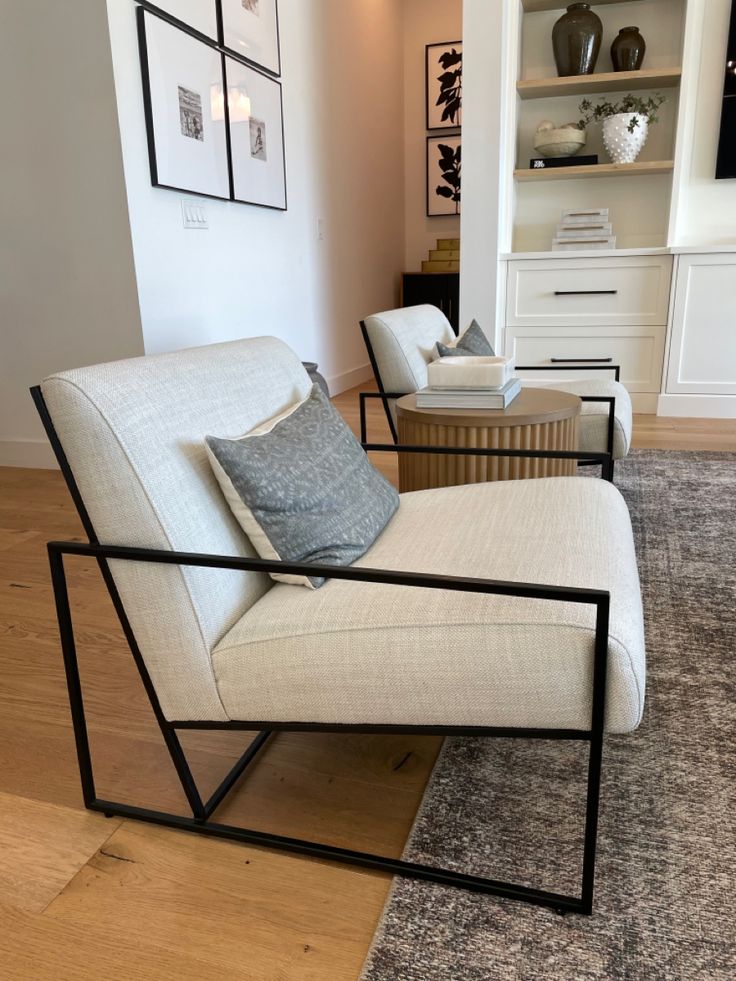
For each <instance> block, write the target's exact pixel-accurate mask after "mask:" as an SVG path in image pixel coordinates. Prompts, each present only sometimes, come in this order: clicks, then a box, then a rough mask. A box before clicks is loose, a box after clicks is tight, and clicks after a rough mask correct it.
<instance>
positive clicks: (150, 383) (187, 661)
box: [42, 338, 311, 720]
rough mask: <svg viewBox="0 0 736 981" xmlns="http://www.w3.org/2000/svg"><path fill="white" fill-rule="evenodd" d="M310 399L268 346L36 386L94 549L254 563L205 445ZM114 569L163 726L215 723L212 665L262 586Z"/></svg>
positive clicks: (224, 347) (235, 578)
mask: <svg viewBox="0 0 736 981" xmlns="http://www.w3.org/2000/svg"><path fill="white" fill-rule="evenodd" d="M310 388H311V382H310V380H309V376H308V375H307V373H306V371H305V370H304V368H303V367H302V365H301V363H300V361H299V360H298V358H297V357H296V355H295V354H294V353H293V351H291V350H290V349H289V348H288V347H287V346H286V345H285V344H283V343H281V342H280V341H278V340H276V339H275V338H255V339H250V340H243V341H235V342H233V343H228V344H216V345H211V346H208V347H202V348H194V349H192V350H189V351H179V352H176V353H174V354H164V355H158V356H155V357H147V358H135V359H131V360H128V361H119V362H115V363H112V364H103V365H98V366H96V367H92V368H82V369H79V370H76V371H67V372H64V373H62V374H59V375H54V376H52V377H51V378H49V379H47V380H46V381H45V382H44V383H43V385H42V391H43V394H44V398H45V399H46V403H47V405H48V408H49V411H50V413H51V417H52V419H53V422H54V425H55V427H56V430H57V432H58V434H59V437H60V439H61V443H62V446H63V447H64V450H65V452H66V455H67V457H68V459H69V463H70V464H71V467H72V470H73V472H74V475H75V477H76V480H77V483H78V485H79V488H80V491H81V493H82V497H83V499H84V501H85V504H86V506H87V509H88V511H89V514H90V517H91V519H92V523H93V525H94V527H95V530H96V532H97V535H98V537H99V539H100V541H102V542H104V543H106V544H113V545H139V546H148V547H152V548H162V549H176V550H181V551H185V552H209V553H220V554H230V555H253V554H254V552H253V551H252V549H251V547H250V544H249V542H248V540H247V539H246V537H245V535H244V534H243V532H242V530H241V529H240V527H239V526H238V524H237V522H236V520H235V518H234V517H233V515H232V514H231V512H230V509H229V508H228V506H227V503H226V502H225V499H224V497H223V496H222V494H221V492H220V489H219V487H218V486H217V482H216V480H215V477H214V475H213V473H212V470H211V468H210V466H209V463H208V462H207V457H206V452H205V445H204V437H205V435H208V434H210V433H217V434H219V435H222V436H225V437H232V438H236V437H238V436H241V435H242V434H243V432H245V431H247V430H249V429H251V428H253V427H254V426H256V425H258V424H259V423H261V422H263V421H264V420H266V419H268V418H270V417H271V416H274V415H276V414H277V413H278V412H280V411H282V410H284V409H286V408H287V407H288V406H290V405H292V404H293V403H294V402H297V401H299V400H300V399H303V398H305V396H306V395H307V394H308V392H309V390H310ZM111 568H112V571H113V574H114V576H115V581H116V583H117V586H118V588H119V590H120V594H121V597H122V599H123V603H124V605H125V609H126V612H127V614H128V616H129V618H130V621H131V624H132V627H133V630H134V632H135V635H136V638H137V640H138V643H139V645H140V647H141V651H142V654H143V656H144V658H145V661H146V665H147V667H148V670H149V672H150V674H151V677H152V679H153V683H154V685H155V688H156V691H157V693H158V696H159V699H160V701H161V706H162V709H163V711H164V714H165V715H166V717H167V718H169V719H172V720H173V719H180V720H184V719H188V720H196V719H209V720H225V719H226V718H227V713H226V712H225V710H224V709H223V706H222V703H221V701H220V697H219V694H218V691H217V687H216V684H215V680H214V676H213V673H212V662H211V657H210V652H211V649H212V647H213V646H214V645H215V644H216V643H217V641H218V640H219V639H220V638H221V637H222V636H223V634H225V633H226V632H227V631H228V630H229V629H230V628H231V627H232V626H233V624H235V623H236V622H237V621H238V620H239V618H240V617H241V616H242V615H243V613H244V612H245V611H246V610H247V609H248V608H249V607H250V606H251V605H252V604H253V603H255V602H256V601H257V600H258V599H259V598H260V597H262V596H263V595H264V593H266V592H267V590H268V589H269V588H270V585H271V581H270V580H269V578H268V577H267V576H261V575H257V574H246V573H242V572H226V571H217V570H208V569H179V568H177V567H174V566H158V565H146V564H143V563H130V562H125V563H123V562H114V563H111Z"/></svg>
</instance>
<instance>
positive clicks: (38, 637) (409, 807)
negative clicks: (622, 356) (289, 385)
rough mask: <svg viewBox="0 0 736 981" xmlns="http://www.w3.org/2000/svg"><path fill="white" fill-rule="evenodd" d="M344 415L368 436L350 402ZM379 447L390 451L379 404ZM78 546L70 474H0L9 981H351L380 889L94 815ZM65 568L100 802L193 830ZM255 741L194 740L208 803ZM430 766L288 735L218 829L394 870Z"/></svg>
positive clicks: (4, 940) (357, 742) (382, 885)
mask: <svg viewBox="0 0 736 981" xmlns="http://www.w3.org/2000/svg"><path fill="white" fill-rule="evenodd" d="M336 404H337V405H338V407H339V408H340V410H341V411H342V412H343V414H344V415H345V417H346V418H347V419H348V421H349V423H350V424H351V425H352V426H353V427H356V426H357V418H358V413H357V395H356V392H355V391H352V392H349V393H346V394H344V395H341V396H339V397H338V398H337V399H336ZM371 438H374V439H376V440H383V439H387V438H388V432H387V427H386V425H385V421H384V420H383V417H382V415H381V411H380V408H379V406H378V404H377V403H373V404H372V410H371ZM635 445H637V446H646V447H663V448H674V449H679V450H686V449H700V448H704V449H714V450H719V449H720V450H736V422H709V421H707V420H666V419H656V418H654V417H650V416H646V417H638V418H637V420H636V433H635ZM376 462H377V463H379V464H380V465H381V467H382V469H383V470H384V472H385V473H386V474H387V475H388V476H389V478H391V479H393V478H394V477H395V459H394V458H393V457H392V456H385V457H384V458H383V459H381V460H377V461H376ZM82 537H83V536H82V529H81V527H80V525H79V522H78V519H77V518H76V516H75V515H74V513H73V510H72V507H71V504H70V502H69V500H68V495H67V492H66V490H65V488H64V486H63V482H62V479H61V476H60V474H59V473H58V472H55V471H31V470H12V469H0V976H2V978H3V979H4V981H47V979H48V981H66V979H69V981H88V979H89V981H97V979H99V978H102V977H113V978H126V981H162V979H172V981H174V979H175V981H189V979H192V981H193V979H195V978H196V979H198V981H208V979H210V978H212V979H215V978H217V979H218V981H223V979H224V981H230V979H232V981H241V979H242V981H246V979H247V981H256V979H257V981H277V979H278V981H297V979H299V981H311V979H314V981H317V979H329V981H354V979H355V978H356V977H357V975H358V973H359V971H360V968H361V965H362V962H363V958H364V956H365V953H366V951H367V948H368V945H369V943H370V940H371V937H372V935H373V931H374V929H375V926H376V923H377V920H378V917H379V916H380V913H381V909H382V907H383V903H384V900H385V898H386V893H387V890H388V888H389V886H390V882H389V880H388V878H387V877H385V876H383V875H379V874H374V873H367V872H361V871H355V870H350V869H347V868H343V867H339V866H335V865H330V864H326V863H319V862H314V861H310V860H306V859H300V858H295V857H290V856H285V855H280V854H278V853H275V852H269V851H265V850H258V849H255V848H247V847H244V846H241V845H236V844H232V843H228V842H222V841H214V840H208V839H203V838H196V837H194V836H192V835H186V834H184V833H178V832H173V831H169V830H167V829H161V828H154V827H149V826H146V825H141V824H137V823H135V822H130V821H120V820H117V819H115V820H110V821H107V820H105V818H103V817H102V816H100V815H96V814H91V813H87V812H85V811H84V810H83V809H82V807H81V799H80V792H79V783H78V776H77V771H76V763H75V758H74V747H73V740H72V735H71V727H70V722H69V713H68V707H67V702H66V692H65V687H64V681H63V672H62V667H61V658H60V655H59V647H58V639H57V634H56V625H55V620H54V613H53V606H52V596H51V590H50V586H49V581H48V572H47V565H46V554H45V548H44V545H45V542H46V541H48V540H49V539H53V538H55V539H67V538H82ZM69 569H70V574H71V575H70V579H71V593H72V601H73V604H74V610H75V618H76V626H77V630H78V636H79V641H80V659H81V665H82V672H83V678H84V682H85V685H86V690H87V696H88V698H87V701H88V711H89V721H90V725H91V734H92V746H93V753H94V758H95V765H96V769H97V776H98V789H99V792H100V793H101V794H102V795H104V796H106V797H110V798H113V799H124V800H129V801H131V802H133V803H138V804H141V805H149V806H159V807H163V808H165V809H179V810H180V811H181V812H182V813H184V801H183V798H182V794H181V791H180V790H179V789H178V787H177V783H176V779H175V777H174V775H173V772H172V768H171V765H170V762H169V761H168V758H167V756H166V753H165V750H164V749H163V747H162V746H161V741H160V737H159V735H158V732H157V729H156V726H155V722H154V720H153V717H152V714H151V711H150V709H149V708H148V707H147V704H146V701H145V698H144V695H143V692H142V689H141V685H140V682H139V680H138V678H137V676H136V674H135V671H134V668H133V665H132V662H131V659H130V656H129V654H128V653H127V651H126V649H125V648H124V645H123V641H122V637H121V635H120V630H119V628H118V627H117V626H116V624H115V620H114V614H113V611H112V608H111V605H110V602H109V599H108V598H107V596H106V594H105V592H104V589H103V588H102V585H101V583H100V581H99V576H98V573H97V570H96V568H95V566H94V564H92V563H89V562H85V561H83V560H74V561H72V562H70V565H69ZM246 741H247V737H244V735H243V734H237V733H218V734H204V733H200V734H194V733H192V734H188V736H187V738H186V740H185V745H186V748H187V750H188V752H189V753H190V757H191V760H192V765H193V768H194V770H195V774H196V776H197V777H198V778H199V779H201V781H202V784H203V786H204V787H205V788H209V787H212V786H214V785H215V783H216V782H217V781H218V780H219V778H220V777H221V776H222V775H223V774H224V773H225V772H226V771H227V769H228V768H229V766H230V765H231V763H232V761H234V760H235V759H236V758H237V756H238V755H239V754H240V752H241V751H242V749H243V746H244V744H245V742H246ZM437 749H438V741H437V740H435V739H420V738H416V737H413V738H412V737H399V736H395V737H392V736H383V737H376V736H349V737H345V736H336V735H334V736H331V735H297V734H285V735H280V736H278V737H277V738H276V739H274V740H273V741H272V743H271V744H269V746H268V747H267V749H266V750H265V751H264V753H263V755H262V757H261V758H260V760H259V762H258V763H257V764H256V766H255V768H254V769H253V772H252V774H251V775H250V776H249V778H248V780H247V781H245V782H244V785H243V786H242V788H239V790H238V791H237V792H236V793H235V794H234V796H233V798H232V799H231V800H229V801H228V802H227V804H226V805H225V806H223V808H222V810H221V812H218V816H221V818H222V820H223V821H227V822H233V823H236V822H247V823H248V824H250V825H251V826H254V827H258V828H263V829H266V828H269V829H272V830H274V831H276V832H279V833H282V834H292V835H298V836H303V837H314V838H317V839H320V840H322V841H326V842H331V843H339V844H344V845H349V846H351V847H354V848H359V849H367V850H378V851H384V852H385V853H386V854H393V855H397V854H399V853H400V851H401V848H402V845H403V843H404V841H405V838H406V836H407V834H408V831H409V828H410V826H411V822H412V819H413V817H414V814H415V811H416V807H417V805H418V802H419V800H420V799H421V793H422V789H423V787H424V784H425V781H426V778H427V775H428V773H429V772H430V770H431V767H432V763H433V761H434V758H435V756H436V752H437Z"/></svg>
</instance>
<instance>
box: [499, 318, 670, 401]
mask: <svg viewBox="0 0 736 981" xmlns="http://www.w3.org/2000/svg"><path fill="white" fill-rule="evenodd" d="M665 333H666V328H664V327H597V328H587V329H585V328H582V327H568V328H567V329H565V330H563V329H561V328H550V327H538V328H535V327H507V328H506V337H505V346H504V351H505V354H506V356H507V357H511V356H512V355H515V356H516V363H517V364H518V365H540V366H542V365H547V364H552V363H554V359H557V360H560V361H565V360H567V359H573V360H574V359H580V358H585V359H587V360H589V361H591V362H593V363H595V362H596V361H597V363H598V364H599V365H603V364H605V363H606V362H607V361H608V359H610V360H611V362H612V363H613V364H617V365H620V366H621V381H622V382H623V383H624V385H626V387H627V388H628V390H629V391H630V392H649V393H652V392H657V393H658V392H659V391H660V386H661V382H662V365H663V363H664V346H665ZM520 374H521V375H522V377H525V376H524V373H523V372H520ZM526 377H529V379H530V380H531V379H532V378H537V379H538V380H540V381H542V380H554V379H556V380H558V381H562V380H563V379H567V378H569V379H578V380H579V379H581V378H584V377H585V372H584V371H575V372H570V374H569V375H568V374H567V373H566V372H564V371H555V372H550V373H547V372H543V371H540V372H535V373H534V375H529V376H526ZM590 377H594V378H613V373H611V374H608V373H607V372H599V371H596V372H595V373H594V372H591V373H590Z"/></svg>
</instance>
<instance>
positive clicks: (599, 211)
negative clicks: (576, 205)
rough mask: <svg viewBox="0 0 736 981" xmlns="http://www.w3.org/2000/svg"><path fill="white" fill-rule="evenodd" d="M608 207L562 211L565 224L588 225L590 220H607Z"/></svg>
mask: <svg viewBox="0 0 736 981" xmlns="http://www.w3.org/2000/svg"><path fill="white" fill-rule="evenodd" d="M608 213H609V211H608V208H590V209H588V210H581V211H563V212H562V221H563V223H564V224H565V225H588V224H590V222H591V221H608Z"/></svg>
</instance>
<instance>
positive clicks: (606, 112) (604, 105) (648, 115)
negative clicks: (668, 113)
mask: <svg viewBox="0 0 736 981" xmlns="http://www.w3.org/2000/svg"><path fill="white" fill-rule="evenodd" d="M666 101H667V98H666V96H664V95H662V94H661V93H660V92H657V94H656V95H654V96H651V97H650V98H648V99H641V98H639V96H637V95H632V94H631V93H629V94H628V95H625V96H624V97H623V98H622V99H621V101H620V102H609V101H608V100H607V99H599V100H598V102H597V103H596V104H595V105H593V103H592V102H591V101H590V99H583V101H582V102H581V103H580V105H579V106H578V111H579V112H580V113H581V114H582V116H583V118H582V119H581V120H580V122H579V123H578V127H579V128H580V129H585V127H586V126H588V125H590V123H599V122H601V121H602V120H604V119H608V118H609V117H610V116H618V115H619V113H624V112H625V113H629V112H633V113H636V115H635V116H634V117H633V118H632V120H631V122H630V123H629V125H628V130H629V132H630V133H633V132H634V130H635V129H636V128H637V126H639V117H641V118H642V119H645V120H646V121H647V122H648V123H650V124H654V123H656V122H657V121H658V120H659V109H660V106H662V105H663V104H664V103H665V102H666Z"/></svg>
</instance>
